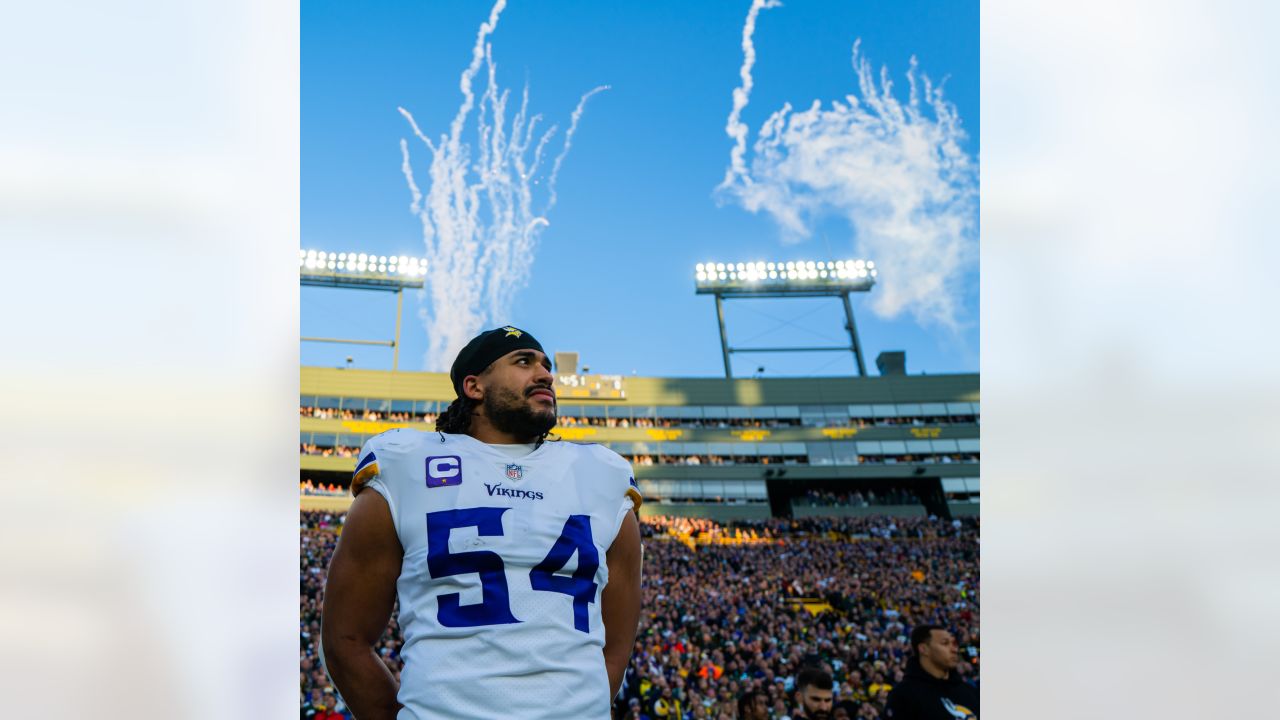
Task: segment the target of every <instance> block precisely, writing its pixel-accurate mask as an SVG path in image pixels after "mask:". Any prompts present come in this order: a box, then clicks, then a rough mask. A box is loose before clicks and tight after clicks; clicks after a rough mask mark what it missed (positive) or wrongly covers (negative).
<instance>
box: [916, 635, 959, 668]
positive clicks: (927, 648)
mask: <svg viewBox="0 0 1280 720" xmlns="http://www.w3.org/2000/svg"><path fill="white" fill-rule="evenodd" d="M922 650H923V652H925V653H928V655H929V660H931V661H932V662H933V664H934V665H937V666H938V667H940V668H942V669H943V670H946V671H947V672H951V671H952V670H955V669H956V666H957V665H959V664H960V647H959V646H958V645H957V644H956V638H955V636H954V635H952V634H951V633H950V632H947V631H946V630H934V631H932V632H930V633H929V642H928V644H925V645H923V646H922Z"/></svg>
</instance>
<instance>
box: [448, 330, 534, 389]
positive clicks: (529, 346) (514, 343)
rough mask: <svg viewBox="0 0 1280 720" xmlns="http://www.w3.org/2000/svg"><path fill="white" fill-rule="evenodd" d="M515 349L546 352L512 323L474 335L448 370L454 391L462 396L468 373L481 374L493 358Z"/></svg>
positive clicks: (491, 362) (530, 336) (531, 337)
mask: <svg viewBox="0 0 1280 720" xmlns="http://www.w3.org/2000/svg"><path fill="white" fill-rule="evenodd" d="M514 350H537V351H538V352H542V353H543V354H544V355H545V354H546V353H545V352H544V351H543V350H542V344H541V343H539V342H538V341H537V340H536V339H534V337H533V336H532V335H530V334H529V333H527V332H525V331H524V330H520V329H519V328H516V327H512V326H511V325H507V326H505V327H500V328H496V329H493V330H486V331H484V332H482V333H480V334H479V335H477V336H475V337H473V338H471V342H469V343H467V344H466V346H465V347H463V348H462V350H461V352H459V353H458V357H457V359H455V360H454V361H453V367H452V368H450V369H449V379H450V380H452V381H453V391H454V392H456V393H458V397H462V381H463V380H464V379H465V378H466V377H467V376H468V375H479V374H480V373H482V372H484V371H485V368H487V367H489V366H490V365H492V364H493V361H494V360H497V359H498V358H500V357H502V356H503V355H506V354H507V353H509V352H512V351H514Z"/></svg>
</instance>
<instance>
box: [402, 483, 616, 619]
mask: <svg viewBox="0 0 1280 720" xmlns="http://www.w3.org/2000/svg"><path fill="white" fill-rule="evenodd" d="M507 510H510V508H497V507H478V508H466V509H460V510H441V511H439V512H433V513H427V571H428V572H429V573H430V574H431V577H433V578H442V577H449V576H451V575H464V574H468V573H476V574H478V575H479V576H480V588H481V601H480V602H479V603H476V604H472V605H462V604H461V603H460V602H459V595H458V593H444V594H442V595H440V597H439V610H438V611H437V614H436V618H437V619H438V620H439V621H440V624H441V625H444V626H445V627H478V626H482V625H504V624H510V623H518V622H520V620H518V619H517V618H516V616H515V615H513V614H512V612H511V593H510V591H509V590H508V588H507V576H506V573H505V571H504V565H503V562H502V557H501V556H500V555H498V554H497V553H495V552H493V551H491V550H471V551H467V552H457V553H455V552H450V551H449V533H450V532H452V531H453V530H454V529H455V528H464V527H474V528H476V533H477V534H478V535H482V536H494V535H502V534H503V532H502V514H503V513H505V512H506V511H507ZM575 552H576V553H577V554H578V569H577V570H575V571H574V572H573V575H572V576H564V575H557V574H556V571H558V570H560V569H561V568H563V567H564V566H565V565H567V564H568V563H569V560H570V559H572V558H573V555H574V553H575ZM599 569H600V553H599V551H598V550H597V549H596V545H595V542H594V540H593V539H592V537H591V518H590V516H588V515H570V516H569V519H568V520H566V521H565V524H564V528H563V529H562V530H561V531H560V537H559V538H557V539H556V541H555V543H554V544H552V546H551V550H550V551H549V552H548V553H547V556H546V557H545V558H543V559H542V562H540V563H538V565H537V566H535V567H534V568H533V569H532V570H530V571H529V585H530V587H532V588H533V589H534V590H541V591H545V592H557V593H562V594H565V595H568V596H570V597H572V598H573V627H574V628H575V629H577V630H580V631H582V632H584V633H585V632H590V629H591V628H590V619H589V617H590V616H589V615H588V614H587V605H588V604H590V603H593V602H595V601H596V600H595V598H596V590H597V589H598V587H599V586H598V585H597V584H596V583H595V576H596V571H597V570H599Z"/></svg>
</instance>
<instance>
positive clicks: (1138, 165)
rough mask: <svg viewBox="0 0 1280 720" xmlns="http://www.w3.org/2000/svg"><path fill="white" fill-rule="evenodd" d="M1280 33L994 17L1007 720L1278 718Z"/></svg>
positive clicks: (1237, 11) (995, 437) (1087, 15)
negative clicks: (1279, 40) (1274, 695)
mask: <svg viewBox="0 0 1280 720" xmlns="http://www.w3.org/2000/svg"><path fill="white" fill-rule="evenodd" d="M1276 19H1277V9H1276V7H1275V6H1266V5H1265V4H1260V3H1243V2H1232V3H1208V2H1181V1H1179V2H1172V3H1170V2H1155V1H1154V0H1144V1H1142V2H1128V3H1113V2H1084V3H1080V2H1073V3H1053V4H1043V3H1035V4H1027V3H1020V2H1010V1H1007V0H1005V1H1001V2H988V3H984V4H983V8H982V154H983V158H982V176H983V194H982V225H983V233H982V338H983V347H982V357H983V366H982V380H983V398H982V400H983V406H982V409H983V438H982V442H983V458H982V460H983V481H984V482H983V490H984V491H985V492H984V496H983V500H984V506H983V524H984V528H983V529H984V533H983V541H982V543H983V566H982V569H983V584H984V588H983V589H984V591H985V592H984V597H983V600H984V604H983V610H984V613H983V617H982V622H983V631H984V638H983V640H984V643H983V651H984V654H983V672H982V682H983V691H984V692H983V710H984V714H983V718H984V720H991V719H999V718H1028V717H1035V718H1082V717H1087V718H1093V717H1144V718H1147V717H1150V718H1156V717H1158V718H1227V717H1237V718H1238V717H1264V716H1266V715H1268V714H1270V711H1269V708H1270V707H1271V705H1272V703H1271V701H1270V698H1268V697H1267V693H1266V691H1265V688H1267V687H1269V682H1268V681H1269V680H1270V676H1272V675H1273V674H1274V671H1275V670H1276V669H1278V668H1277V661H1276V656H1275V653H1274V652H1273V648H1274V646H1275V645H1276V643H1277V641H1278V640H1280V632H1278V630H1280V621H1278V620H1277V617H1276V614H1275V609H1276V608H1278V607H1280V578H1278V577H1277V573H1276V568H1275V565H1276V564H1275V561H1274V557H1273V554H1274V551H1275V549H1276V548H1280V532H1278V531H1277V528H1280V523H1277V522H1276V521H1275V519H1274V518H1273V517H1272V513H1273V512H1274V510H1275V509H1276V507H1277V503H1276V501H1277V499H1280V492H1278V491H1277V488H1276V485H1275V481H1277V480H1280V472H1278V470H1280V462H1278V461H1277V454H1276V453H1275V452H1274V451H1273V450H1272V449H1271V447H1269V446H1270V445H1273V444H1274V440H1272V438H1273V437H1275V436H1276V430H1277V429H1280V421H1278V420H1277V412H1278V411H1280V402H1277V401H1278V400H1280V381H1278V379H1277V372H1276V369H1275V368H1276V354H1277V350H1278V349H1280V347H1278V345H1280V344H1278V343H1277V340H1276V331H1275V328H1276V327H1277V325H1278V323H1277V321H1276V319H1275V314H1276V310H1277V308H1280V302H1277V300H1278V298H1277V289H1276V288H1277V286H1278V285H1277V283H1276V282H1275V280H1274V279H1272V278H1271V275H1272V274H1273V272H1274V267H1275V265H1276V261H1277V260H1280V252H1278V251H1277V245H1276V243H1275V242H1274V240H1272V237H1273V236H1274V232H1275V231H1274V222H1273V219H1272V216H1273V211H1272V210H1271V208H1270V206H1271V205H1272V204H1273V202H1272V201H1271V198H1270V196H1271V195H1273V194H1274V190H1275V189H1276V185H1277V182H1276V176H1277V173H1276V170H1275V159H1276V146H1277V143H1276V136H1275V131H1274V129H1273V127H1274V124H1275V123H1274V119H1273V118H1274V117H1275V111H1276V110H1277V109H1278V108H1277V95H1276V91H1275V89H1274V83H1273V79H1272V77H1271V76H1272V74H1273V72H1272V71H1273V69H1274V68H1275V67H1276V65H1277V62H1276V60H1277V58H1276V50H1275V44H1274V28H1275V27H1276V22H1275V20H1276ZM1268 441H1271V442H1268Z"/></svg>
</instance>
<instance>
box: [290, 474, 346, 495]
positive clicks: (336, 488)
mask: <svg viewBox="0 0 1280 720" xmlns="http://www.w3.org/2000/svg"><path fill="white" fill-rule="evenodd" d="M298 490H299V491H300V492H301V493H302V494H303V495H328V496H330V497H338V496H342V495H346V494H347V489H346V488H344V487H342V486H341V485H335V484H333V483H315V482H313V481H312V480H311V478H307V479H306V480H303V481H302V482H300V483H298Z"/></svg>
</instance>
